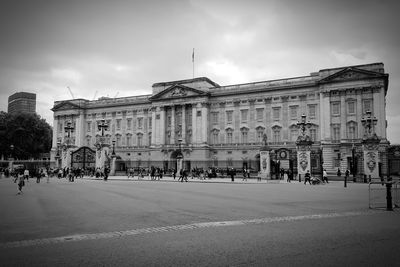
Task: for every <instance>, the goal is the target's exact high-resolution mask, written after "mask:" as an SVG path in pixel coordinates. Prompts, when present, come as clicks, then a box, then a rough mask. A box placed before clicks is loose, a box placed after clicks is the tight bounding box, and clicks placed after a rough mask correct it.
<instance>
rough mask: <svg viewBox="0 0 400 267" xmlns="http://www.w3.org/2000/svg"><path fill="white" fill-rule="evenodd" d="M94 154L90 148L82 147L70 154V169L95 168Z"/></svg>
mask: <svg viewBox="0 0 400 267" xmlns="http://www.w3.org/2000/svg"><path fill="white" fill-rule="evenodd" d="M95 164H96V152H95V151H94V150H93V149H91V148H90V147H87V146H83V147H81V148H79V149H78V150H75V151H74V152H72V153H71V167H73V168H87V167H95Z"/></svg>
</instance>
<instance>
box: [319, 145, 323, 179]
mask: <svg viewBox="0 0 400 267" xmlns="http://www.w3.org/2000/svg"><path fill="white" fill-rule="evenodd" d="M322 153H323V149H322V142H321V145H320V146H319V164H320V166H321V180H322V181H324V155H323V154H322Z"/></svg>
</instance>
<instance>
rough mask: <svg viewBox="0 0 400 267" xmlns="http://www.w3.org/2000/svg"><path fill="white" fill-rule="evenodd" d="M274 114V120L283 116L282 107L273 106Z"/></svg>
mask: <svg viewBox="0 0 400 267" xmlns="http://www.w3.org/2000/svg"><path fill="white" fill-rule="evenodd" d="M272 116H273V117H272V118H273V120H275V121H278V120H279V119H280V117H281V108H273V109H272Z"/></svg>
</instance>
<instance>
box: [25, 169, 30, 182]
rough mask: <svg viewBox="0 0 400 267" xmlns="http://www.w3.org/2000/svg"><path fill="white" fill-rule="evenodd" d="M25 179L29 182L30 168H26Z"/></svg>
mask: <svg viewBox="0 0 400 267" xmlns="http://www.w3.org/2000/svg"><path fill="white" fill-rule="evenodd" d="M24 179H25V180H26V181H27V182H29V170H28V168H25V170H24Z"/></svg>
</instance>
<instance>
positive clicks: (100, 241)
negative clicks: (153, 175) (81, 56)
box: [0, 178, 400, 266]
mask: <svg viewBox="0 0 400 267" xmlns="http://www.w3.org/2000/svg"><path fill="white" fill-rule="evenodd" d="M23 191H24V193H23V194H22V195H16V192H17V186H16V184H14V183H13V182H12V180H11V179H7V178H3V179H0V214H1V215H0V266H312V265H314V266H399V264H400V263H399V260H400V253H399V252H400V248H399V246H400V231H399V230H400V213H399V211H398V210H395V211H385V210H384V209H381V210H379V209H376V210H369V209H368V186H367V185H366V184H349V185H348V187H347V188H344V187H343V183H340V182H331V183H330V184H327V185H319V186H310V185H304V184H300V183H291V184H255V183H252V184H233V183H229V182H228V183H195V182H192V181H190V182H188V183H177V182H159V181H107V182H104V181H101V180H85V179H84V180H82V179H78V180H76V181H75V182H73V183H71V182H68V181H66V180H65V179H61V180H59V179H56V178H53V179H51V181H50V183H46V181H42V182H41V183H39V184H37V183H35V182H34V181H33V180H32V179H31V180H30V182H29V183H27V184H26V186H25V187H24V189H23Z"/></svg>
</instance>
